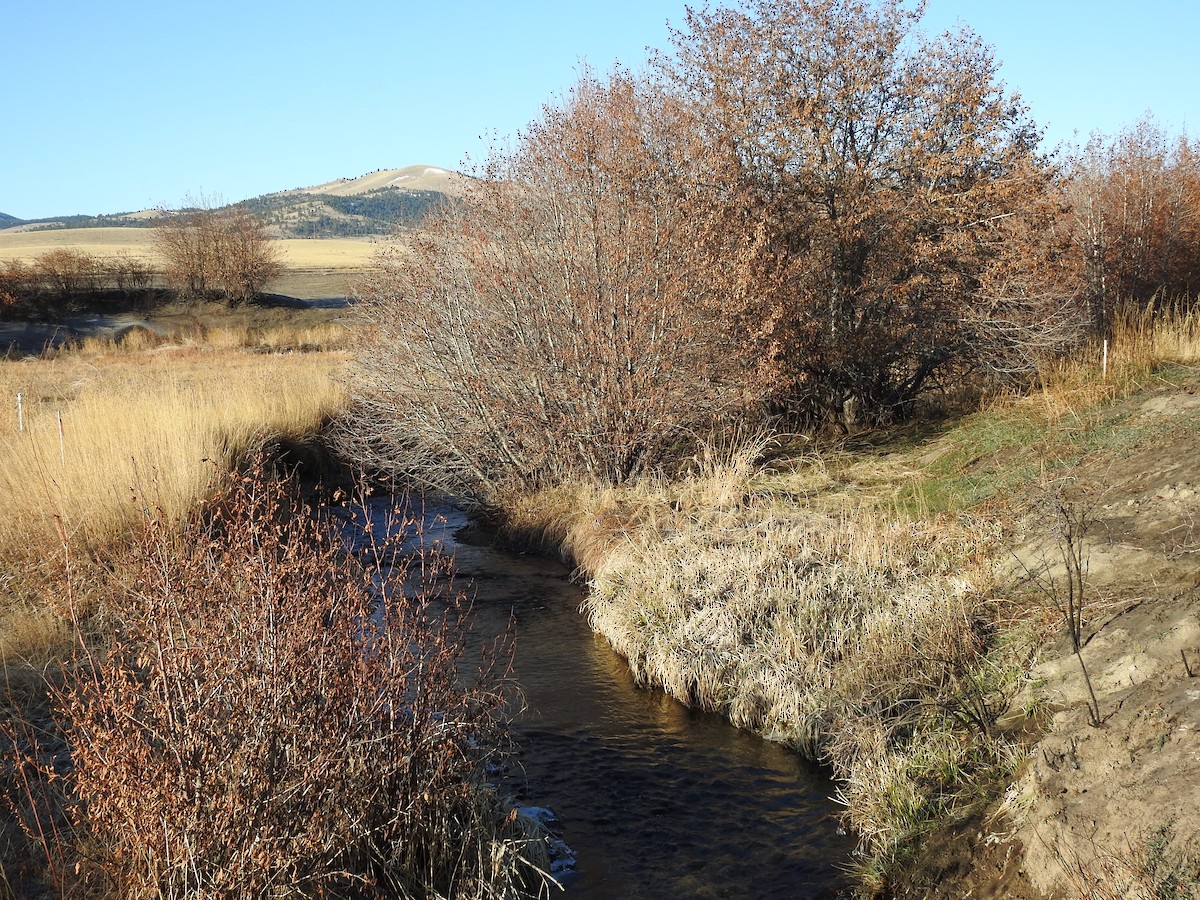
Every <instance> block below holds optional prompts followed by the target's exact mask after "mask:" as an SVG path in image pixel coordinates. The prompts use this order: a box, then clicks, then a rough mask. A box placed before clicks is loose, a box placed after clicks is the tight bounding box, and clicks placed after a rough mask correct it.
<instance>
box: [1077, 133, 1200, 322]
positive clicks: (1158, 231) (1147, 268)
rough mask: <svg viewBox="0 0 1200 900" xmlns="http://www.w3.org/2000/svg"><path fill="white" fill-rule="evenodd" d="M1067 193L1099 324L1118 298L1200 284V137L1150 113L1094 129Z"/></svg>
mask: <svg viewBox="0 0 1200 900" xmlns="http://www.w3.org/2000/svg"><path fill="white" fill-rule="evenodd" d="M1069 196H1070V199H1071V202H1072V208H1073V211H1074V215H1075V239H1076V242H1077V244H1078V247H1079V251H1080V254H1081V257H1082V261H1083V265H1084V269H1085V272H1086V283H1087V290H1088V298H1089V301H1090V303H1091V309H1092V318H1093V321H1094V322H1095V324H1096V327H1097V328H1098V330H1100V331H1102V332H1103V331H1107V330H1108V327H1109V325H1110V324H1111V319H1112V314H1113V311H1114V309H1115V307H1116V306H1117V305H1118V304H1119V303H1121V302H1124V301H1129V300H1133V301H1137V302H1139V303H1146V302H1148V301H1150V300H1152V299H1154V298H1156V297H1157V298H1158V299H1160V300H1165V301H1172V300H1180V299H1185V298H1189V299H1190V298H1191V297H1192V296H1194V294H1195V292H1196V291H1197V290H1198V289H1200V143H1198V142H1196V141H1192V140H1189V139H1188V138H1187V136H1186V135H1182V136H1180V137H1178V138H1177V139H1176V140H1175V141H1174V142H1172V141H1171V140H1170V139H1169V138H1168V137H1167V135H1166V134H1165V133H1164V132H1163V130H1162V129H1161V128H1160V127H1159V126H1158V125H1156V124H1155V123H1154V121H1153V120H1151V119H1149V118H1146V119H1143V120H1141V121H1140V122H1137V123H1136V124H1134V125H1133V126H1132V127H1131V128H1128V129H1126V130H1125V131H1124V132H1122V133H1121V134H1119V135H1117V136H1116V137H1115V138H1111V139H1109V138H1105V137H1103V136H1101V135H1095V136H1093V137H1092V139H1091V140H1090V141H1089V142H1088V144H1087V146H1086V147H1085V148H1084V149H1083V150H1082V151H1081V152H1080V153H1077V154H1076V155H1075V157H1074V159H1073V160H1072V161H1071V179H1070V182H1069Z"/></svg>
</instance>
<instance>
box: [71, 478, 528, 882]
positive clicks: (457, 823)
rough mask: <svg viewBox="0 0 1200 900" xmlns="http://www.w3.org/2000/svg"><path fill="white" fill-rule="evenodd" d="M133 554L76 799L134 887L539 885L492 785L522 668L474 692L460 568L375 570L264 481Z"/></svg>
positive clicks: (78, 765) (100, 851)
mask: <svg viewBox="0 0 1200 900" xmlns="http://www.w3.org/2000/svg"><path fill="white" fill-rule="evenodd" d="M132 553H133V558H132V559H131V561H130V568H129V572H128V575H127V578H126V585H127V587H126V590H125V594H124V598H123V602H122V605H121V608H120V609H118V610H115V611H114V612H115V613H116V615H117V616H118V617H119V626H118V628H117V633H116V634H115V636H114V637H112V639H111V641H110V642H109V644H108V646H107V647H106V649H105V651H104V652H102V653H101V652H96V651H83V653H82V656H83V658H82V660H81V662H80V664H79V665H78V666H77V667H76V668H75V669H74V670H73V671H72V672H71V673H70V674H69V676H68V678H67V681H66V686H65V688H63V689H62V691H61V692H60V694H59V708H60V725H61V727H62V729H63V731H64V732H65V734H66V737H67V740H68V742H69V745H70V747H71V753H72V757H73V767H72V769H71V771H70V774H69V776H68V778H69V790H68V795H69V796H70V797H73V799H74V800H75V801H77V805H76V806H75V809H76V818H77V819H78V825H80V826H81V828H82V833H86V834H87V835H88V840H89V843H91V844H92V845H93V846H94V849H93V850H91V851H90V852H89V855H90V856H92V857H93V858H96V859H97V860H98V862H99V867H98V872H97V874H102V875H103V876H104V877H105V878H104V880H107V881H108V882H109V883H110V885H111V887H112V888H113V889H115V891H116V893H117V894H118V895H120V896H206V897H233V896H237V897H266V896H277V895H280V892H283V893H288V894H290V893H293V892H298V893H302V894H307V895H314V894H315V895H329V894H331V893H332V894H334V895H342V894H344V893H346V892H350V893H354V894H356V895H357V894H360V893H361V892H363V891H365V892H366V893H368V894H371V895H374V894H375V893H384V894H386V895H388V896H430V895H436V896H447V897H449V896H470V897H487V896H495V897H499V896H519V895H521V893H522V891H523V884H524V883H525V877H526V876H533V877H535V878H536V877H537V876H536V875H534V870H533V869H531V868H527V867H526V866H525V865H524V864H523V863H522V860H523V859H524V856H523V853H524V852H525V850H526V849H529V848H530V847H532V842H529V846H528V847H527V846H526V843H527V842H525V841H524V839H523V838H522V837H521V836H519V835H518V831H519V822H518V820H517V817H516V815H515V814H513V813H510V812H509V811H508V810H506V809H505V808H504V807H503V806H502V804H501V803H500V802H499V800H498V799H497V797H496V796H495V795H494V792H493V791H492V790H491V789H490V788H489V787H487V785H486V784H485V783H484V780H483V774H482V772H483V766H484V764H485V762H486V761H487V760H488V759H489V757H491V756H492V755H493V754H494V753H495V752H496V751H495V750H494V749H493V748H494V747H496V746H497V740H498V734H499V731H500V726H501V724H502V717H503V710H504V701H505V692H504V690H503V684H504V680H503V675H504V673H505V667H504V665H503V655H502V654H501V655H493V658H492V661H491V662H490V663H487V664H486V665H481V667H480V668H479V670H478V672H477V677H475V678H474V679H470V680H469V683H466V682H465V681H464V678H463V673H464V668H465V667H464V666H463V665H462V653H463V646H464V644H463V641H464V634H465V631H466V629H465V628H464V616H465V614H466V613H465V607H464V603H463V598H462V595H461V594H460V593H457V592H455V591H454V590H453V589H451V590H449V591H447V590H446V586H447V584H448V583H449V584H452V582H447V580H446V578H447V575H448V563H447V561H446V560H445V559H443V558H441V557H439V556H437V555H435V554H432V553H427V554H425V555H423V556H420V557H418V558H417V559H416V560H415V561H412V562H410V563H407V564H406V563H405V562H404V558H403V557H397V556H396V555H395V554H390V553H389V554H377V555H376V558H381V559H382V558H386V559H387V560H388V563H389V565H399V566H401V567H402V570H401V571H400V572H397V573H393V576H392V577H391V578H390V579H386V580H385V579H381V578H379V577H378V575H377V576H376V578H375V579H372V577H371V576H372V573H371V572H370V571H369V570H367V569H365V568H363V567H361V566H359V564H358V563H356V562H355V561H354V559H353V558H352V557H350V556H349V555H347V554H346V553H345V552H344V548H343V547H342V545H341V542H340V540H339V539H338V537H337V536H336V534H335V533H334V532H333V531H332V530H331V529H330V528H329V527H327V523H325V524H322V523H321V522H320V521H319V520H318V518H317V517H315V516H313V515H312V514H311V512H310V511H308V510H305V509H294V508H293V507H292V505H291V504H290V503H289V500H288V495H287V493H286V492H285V489H284V488H283V487H282V486H281V485H280V484H278V483H273V482H271V481H269V480H266V479H264V478H262V477H261V476H255V477H248V478H246V479H244V480H243V481H241V482H240V483H238V484H237V485H235V486H234V487H233V488H232V489H231V490H230V491H229V492H228V493H227V494H226V495H225V496H223V497H222V498H220V499H219V500H218V501H217V502H216V503H214V504H213V505H212V506H211V507H210V508H209V510H208V514H207V515H206V516H205V517H203V518H202V519H201V518H197V519H194V520H193V521H192V522H191V524H189V525H187V526H185V528H184V530H183V533H182V534H180V533H179V531H178V529H177V528H175V527H172V526H169V525H166V524H164V523H163V522H162V521H160V520H158V519H156V518H154V517H153V516H151V517H148V518H147V521H146V523H145V526H144V529H143V531H142V534H141V536H140V540H139V541H138V543H137V546H136V548H135V549H134V550H133V551H132ZM406 565H407V566H408V568H409V571H407V572H406V571H403V567H404V566H406ZM372 581H374V585H372ZM389 584H390V585H394V586H398V585H404V589H403V590H400V589H399V587H392V588H390V589H389V587H388V585H389ZM497 661H499V663H500V664H497ZM464 685H465V686H464ZM506 835H508V837H507V838H506ZM51 858H53V856H52V855H51Z"/></svg>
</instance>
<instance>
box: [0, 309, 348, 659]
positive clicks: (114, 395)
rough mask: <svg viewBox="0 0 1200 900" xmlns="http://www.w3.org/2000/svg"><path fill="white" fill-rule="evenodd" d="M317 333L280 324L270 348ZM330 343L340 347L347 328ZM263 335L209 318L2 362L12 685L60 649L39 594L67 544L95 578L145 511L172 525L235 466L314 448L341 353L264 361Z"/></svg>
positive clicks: (2, 567)
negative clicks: (201, 323)
mask: <svg viewBox="0 0 1200 900" xmlns="http://www.w3.org/2000/svg"><path fill="white" fill-rule="evenodd" d="M314 328H315V329H317V331H314ZM319 331H320V328H319V326H314V325H310V326H307V327H303V328H300V329H294V330H293V331H292V332H291V333H290V334H288V333H287V332H286V330H285V329H283V328H282V326H279V327H277V329H276V330H275V331H274V332H271V333H270V334H269V338H270V339H272V340H276V341H280V342H282V343H285V344H287V343H300V342H307V343H309V344H310V345H311V343H312V341H313V340H314V336H315V335H316V334H317V333H319ZM332 334H333V335H335V336H338V337H339V338H344V329H343V328H340V327H336V326H335V330H334V331H333V332H332ZM267 337H268V335H267V334H266V333H264V332H261V331H254V330H253V329H248V328H246V327H244V326H243V327H239V326H238V325H237V324H236V323H232V324H231V323H225V324H224V325H217V324H216V323H214V322H212V321H210V322H209V323H208V326H207V327H206V328H205V329H204V330H203V331H196V330H192V331H186V332H183V333H182V335H180V336H178V337H176V338H175V339H170V338H153V337H152V336H149V334H148V333H146V332H135V333H134V334H133V335H132V336H131V337H130V338H129V339H127V341H125V342H123V343H119V344H118V343H113V342H111V341H99V340H93V341H88V342H85V343H84V345H82V346H81V347H77V348H72V349H68V350H64V351H60V352H58V353H56V354H54V355H53V356H52V357H50V358H42V359H35V358H27V359H8V360H0V397H2V398H3V405H2V407H0V408H2V409H3V414H0V458H2V459H3V460H4V465H3V467H0V636H2V637H0V659H2V660H3V662H4V666H5V671H6V673H7V674H10V675H11V674H12V673H13V672H14V671H17V670H22V671H25V672H29V671H36V670H37V669H38V668H40V667H41V666H42V665H44V664H45V662H46V661H47V660H48V659H49V658H51V657H53V656H54V655H55V654H57V653H59V652H60V651H62V650H63V644H62V641H63V640H66V639H69V636H68V635H67V633H66V629H65V627H64V626H63V622H62V621H61V619H60V614H61V609H58V610H55V609H53V608H51V607H50V606H48V605H47V597H46V596H45V594H44V586H45V584H46V583H47V581H48V580H49V579H50V576H52V575H53V574H54V573H55V571H56V568H57V567H60V566H61V565H62V562H63V559H62V552H63V549H64V546H65V545H67V544H69V545H70V546H71V548H72V552H73V553H74V554H75V556H76V562H77V564H79V565H81V566H84V567H86V566H87V565H89V564H95V565H97V566H100V567H101V569H102V568H103V560H104V558H105V556H106V554H107V553H108V551H110V550H112V549H113V548H114V547H117V546H119V545H120V544H121V543H122V542H123V541H124V540H126V539H127V537H128V535H129V534H130V533H131V531H132V529H133V528H134V526H135V525H136V524H137V523H138V522H139V520H140V519H141V518H142V517H143V515H144V511H145V510H146V509H155V510H158V511H159V514H160V515H161V516H163V517H164V518H165V519H166V520H167V521H170V522H176V523H178V522H181V521H182V520H183V519H184V518H185V517H186V515H187V514H188V513H189V512H190V511H191V510H192V509H194V508H195V506H196V505H197V504H198V503H200V502H201V501H202V500H203V499H205V498H206V497H208V496H211V495H212V493H213V492H214V491H216V490H217V489H219V486H220V484H221V482H222V480H223V479H224V478H225V477H227V475H228V473H229V472H230V471H231V470H232V469H233V468H234V466H235V465H236V464H237V462H238V461H239V460H241V459H244V458H246V457H247V455H248V454H251V453H253V452H254V451H255V450H256V449H257V448H260V447H263V446H266V445H270V444H273V443H274V444H279V443H280V442H289V441H290V442H297V443H302V442H304V441H306V440H310V439H311V438H312V437H313V436H314V435H315V434H316V433H317V432H318V431H319V430H320V428H321V427H322V425H323V423H324V422H325V421H326V420H327V419H328V417H329V416H331V415H332V414H333V413H334V412H335V411H336V410H337V409H338V408H339V406H340V404H341V403H342V402H343V394H342V388H341V386H340V384H339V382H338V380H337V373H338V371H339V370H340V368H341V367H342V365H343V364H344V358H343V354H342V353H341V352H339V351H336V350H335V351H329V352H313V353H285V354H279V353H263V352H261V351H262V349H264V344H263V341H264V339H266V338H267ZM247 344H248V345H249V346H247ZM18 397H19V398H20V405H19V408H18ZM94 575H95V578H101V577H102V572H101V570H100V569H98V570H97V571H96V572H95V573H94Z"/></svg>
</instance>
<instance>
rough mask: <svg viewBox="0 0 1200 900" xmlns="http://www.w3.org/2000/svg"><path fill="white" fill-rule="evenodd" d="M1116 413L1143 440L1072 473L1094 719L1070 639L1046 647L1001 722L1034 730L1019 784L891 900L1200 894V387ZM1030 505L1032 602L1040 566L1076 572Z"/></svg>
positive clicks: (1019, 562) (1023, 528)
mask: <svg viewBox="0 0 1200 900" xmlns="http://www.w3.org/2000/svg"><path fill="white" fill-rule="evenodd" d="M1110 417H1111V418H1112V420H1113V421H1117V420H1119V421H1120V423H1121V424H1120V426H1119V427H1121V428H1123V429H1125V430H1126V432H1127V433H1129V434H1131V435H1132V436H1133V440H1132V441H1130V442H1129V443H1128V444H1126V443H1125V442H1123V441H1122V442H1116V443H1118V444H1119V445H1120V446H1119V447H1118V448H1117V449H1114V450H1102V451H1098V452H1095V453H1093V454H1090V455H1089V456H1088V457H1085V459H1084V460H1083V461H1082V462H1081V463H1080V464H1078V465H1076V466H1073V467H1071V468H1069V469H1067V470H1065V471H1064V472H1062V473H1061V474H1060V480H1061V484H1062V485H1063V491H1064V495H1065V496H1067V497H1069V498H1071V502H1072V503H1073V504H1074V508H1075V509H1076V510H1078V511H1080V512H1082V513H1084V514H1085V515H1086V517H1087V519H1088V520H1090V522H1089V525H1088V527H1087V531H1086V536H1085V539H1084V550H1085V554H1086V563H1087V568H1086V572H1085V581H1084V584H1085V591H1086V592H1085V595H1084V602H1085V607H1084V612H1085V619H1084V633H1083V639H1084V646H1083V648H1082V657H1083V660H1084V663H1085V665H1086V669H1087V672H1088V674H1089V675H1090V678H1091V684H1092V688H1093V690H1094V692H1095V697H1096V705H1097V711H1098V713H1099V719H1100V723H1099V725H1096V724H1095V723H1094V722H1093V715H1092V713H1091V712H1089V704H1090V700H1089V694H1088V691H1087V689H1086V685H1085V682H1084V678H1083V674H1082V669H1081V667H1080V665H1079V661H1078V660H1077V659H1076V658H1075V656H1074V654H1073V653H1072V652H1071V644H1070V642H1069V641H1068V640H1066V638H1065V637H1064V638H1062V639H1060V640H1059V641H1057V642H1056V643H1054V644H1052V645H1049V646H1046V647H1044V648H1042V650H1041V651H1040V652H1039V654H1038V657H1037V658H1036V660H1035V665H1034V666H1033V668H1032V671H1031V677H1030V680H1029V682H1028V683H1027V685H1026V686H1025V687H1024V689H1023V690H1022V691H1021V693H1020V694H1019V695H1018V696H1017V697H1016V698H1014V701H1013V702H1012V704H1011V705H1010V708H1009V710H1008V713H1007V714H1006V716H1005V717H1004V718H1003V719H1002V720H1001V724H1002V725H1003V726H1005V727H1007V728H1009V729H1010V730H1013V731H1018V732H1024V733H1025V734H1027V735H1029V736H1030V737H1029V744H1028V753H1027V758H1026V760H1025V762H1024V764H1023V765H1022V767H1021V768H1020V769H1019V770H1018V772H1017V777H1016V778H1015V780H1013V781H1012V782H1011V783H1009V784H1007V785H997V787H998V788H1001V789H1003V795H1002V797H1001V798H1000V799H998V800H996V801H994V802H993V803H992V804H991V805H990V806H989V807H988V808H986V809H984V810H982V811H980V810H976V811H975V812H974V814H972V815H970V816H968V817H966V818H963V819H961V820H959V821H957V822H954V823H952V824H951V825H950V826H949V827H947V828H946V829H945V830H944V831H943V832H942V833H940V834H938V835H936V836H934V837H933V838H931V839H929V840H927V841H926V842H925V850H924V852H923V853H922V855H921V856H920V858H919V859H918V860H917V862H916V864H915V866H913V867H912V868H911V870H910V871H909V872H908V873H907V874H906V876H905V877H904V878H902V879H901V880H900V882H899V883H897V884H896V885H895V886H894V888H893V893H894V895H895V896H897V897H926V896H928V897H944V898H951V897H953V898H959V897H1011V898H1046V897H1079V896H1084V897H1098V898H1105V897H1125V896H1131V897H1154V898H1157V897H1187V898H1190V897H1195V896H1197V895H1198V894H1197V885H1198V884H1200V879H1198V875H1200V857H1198V856H1197V841H1196V836H1197V834H1200V804H1197V802H1196V800H1197V797H1200V734H1198V729H1200V521H1198V520H1200V393H1198V392H1197V390H1196V386H1195V384H1191V385H1190V386H1184V387H1172V386H1164V387H1162V388H1160V389H1158V390H1155V391H1153V392H1151V393H1149V394H1141V395H1138V396H1136V397H1133V398H1131V399H1128V400H1126V401H1123V402H1122V403H1121V404H1118V405H1117V407H1115V408H1114V409H1113V410H1112V412H1111V414H1110ZM1027 499H1028V501H1029V505H1030V507H1031V511H1030V512H1029V513H1028V514H1027V515H1026V516H1025V517H1024V519H1023V520H1022V521H1021V522H1020V526H1019V528H1018V530H1017V533H1016V534H1015V536H1014V542H1013V543H1014V546H1013V562H1012V564H1011V567H1010V571H1009V573H1008V574H1009V583H1010V585H1011V590H1012V592H1013V594H1014V595H1017V594H1020V595H1025V596H1029V597H1031V598H1036V597H1037V596H1038V591H1037V590H1036V589H1035V588H1034V587H1033V586H1032V585H1031V584H1030V583H1029V582H1030V579H1029V572H1030V571H1041V572H1042V573H1043V574H1044V576H1046V577H1050V578H1057V579H1059V581H1060V583H1061V579H1063V578H1064V577H1065V572H1064V568H1063V565H1062V562H1061V554H1060V552H1059V549H1058V546H1057V540H1056V537H1057V533H1058V529H1057V528H1056V526H1055V523H1054V521H1053V511H1052V510H1049V509H1047V508H1046V507H1045V505H1044V504H1043V505H1040V506H1039V505H1038V504H1037V503H1036V502H1035V499H1034V498H1032V497H1028V498H1027ZM1015 502H1016V503H1019V502H1020V498H1018V499H1017V500H1016V501H1015ZM1057 615H1058V612H1057V610H1056V609H1055V608H1054V606H1053V603H1051V602H1049V601H1047V616H1048V617H1050V618H1051V619H1053V618H1054V617H1055V616H1057Z"/></svg>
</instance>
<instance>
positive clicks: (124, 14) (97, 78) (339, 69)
mask: <svg viewBox="0 0 1200 900" xmlns="http://www.w3.org/2000/svg"><path fill="white" fill-rule="evenodd" d="M683 11H684V0H607V2H604V0H590V2H576V0H565V2H560V3H555V2H522V0H509V2H456V0H445V2H441V3H438V2H436V0H423V2H421V3H419V4H418V3H412V2H408V0H388V2H379V0H341V2H333V0H327V2H322V3H312V2H306V0H288V2H279V0H207V2H204V3H174V2H169V0H168V2H164V0H107V2H104V0H86V2H85V0H0V35H2V36H3V40H0V48H3V49H2V50H0V54H2V55H0V60H2V61H3V65H2V67H0V115H2V118H0V121H2V122H3V124H4V128H3V129H0V212H4V213H8V214H10V215H15V216H18V217H20V218H40V217H45V216H51V215H63V214H68V213H87V214H98V213H111V212H124V211H132V210H137V209H142V208H146V207H152V206H163V205H166V206H172V205H178V204H179V203H180V202H181V201H182V200H183V199H184V198H185V197H186V196H189V195H190V196H199V195H205V196H213V197H220V198H223V199H224V200H226V201H234V200H240V199H244V198H246V197H250V196H255V195H257V194H262V193H267V192H269V191H275V190H283V189H286V188H291V187H301V186H307V185H312V184H318V183H320V182H323V181H329V180H332V179H334V178H342V177H355V176H358V175H362V174H365V173H367V172H370V171H374V170H376V169H381V168H396V167H400V166H406V165H415V164H430V165H439V166H444V167H446V168H459V167H462V165H463V163H464V161H465V160H466V158H467V156H468V155H469V156H471V157H473V158H475V159H478V158H479V157H480V156H481V154H482V152H483V149H484V144H483V143H482V142H481V140H480V137H481V136H482V135H485V134H488V133H496V134H499V135H502V136H504V135H512V134H514V133H515V132H516V131H517V130H519V129H520V128H521V127H522V126H523V125H524V124H525V123H526V122H528V121H529V120H530V119H532V118H533V117H535V116H536V115H537V114H538V111H539V109H540V107H541V104H542V103H544V102H545V101H547V100H549V99H552V98H553V97H555V96H557V95H561V93H562V92H563V91H565V90H566V89H567V88H569V87H570V85H571V84H572V83H573V82H574V80H575V78H576V75H577V71H578V65H579V61H580V60H581V59H585V60H586V61H587V62H588V63H589V64H590V65H591V66H592V67H593V68H595V69H597V70H599V71H604V70H606V69H607V68H609V67H610V66H611V64H612V63H613V62H615V61H617V60H620V61H621V62H622V63H625V64H627V65H630V66H632V67H634V68H637V67H639V66H640V65H641V64H642V62H643V61H644V60H645V57H646V48H647V47H648V46H649V47H658V48H664V47H666V46H667V45H668V37H667V34H668V32H667V27H666V23H667V21H668V20H669V21H670V22H672V23H674V24H677V23H679V22H681V21H682V18H683ZM958 21H961V22H963V23H966V24H968V25H970V26H971V27H973V28H974V30H975V31H976V32H978V33H979V34H980V35H981V36H982V37H983V38H984V39H985V40H986V41H987V42H988V43H990V44H992V45H993V46H994V47H995V50H996V54H997V57H998V58H999V59H1000V60H1001V61H1002V62H1003V64H1004V65H1003V68H1002V70H1001V74H1002V77H1003V78H1004V80H1005V81H1006V82H1007V84H1008V85H1009V87H1010V88H1014V89H1017V90H1019V91H1020V92H1021V94H1022V95H1023V96H1024V98H1025V100H1026V102H1027V103H1028V104H1029V106H1030V107H1031V110H1032V113H1033V116H1034V118H1035V119H1036V120H1037V121H1038V122H1039V123H1041V124H1043V125H1045V126H1047V135H1048V139H1049V141H1050V143H1057V142H1058V141H1061V140H1068V139H1071V137H1072V135H1073V134H1077V135H1078V136H1079V137H1081V138H1086V136H1087V135H1088V133H1090V132H1091V131H1092V130H1093V129H1100V130H1102V131H1105V132H1109V133H1111V132H1115V131H1118V130H1120V129H1121V128H1123V127H1124V126H1126V125H1128V124H1130V123H1132V122H1133V121H1134V120H1136V119H1137V118H1138V117H1139V116H1141V115H1142V114H1143V113H1145V112H1146V111H1148V110H1149V111H1153V112H1154V114H1155V115H1156V116H1157V118H1158V120H1159V121H1160V123H1161V124H1163V125H1164V126H1165V127H1167V128H1168V129H1170V130H1172V131H1177V130H1180V129H1182V128H1183V127H1185V126H1188V125H1190V126H1191V133H1197V132H1200V110H1198V109H1197V104H1198V103H1200V101H1197V99H1196V97H1197V93H1196V92H1197V91H1198V88H1200V54H1198V53H1197V51H1196V47H1195V41H1196V39H1197V36H1200V3H1195V2H1194V0H1140V2H1109V0H1090V2H1087V0H929V4H928V9H927V13H926V17H925V27H926V29H927V30H931V31H940V30H942V29H943V28H946V27H952V26H954V25H955V23H956V22H958Z"/></svg>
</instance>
